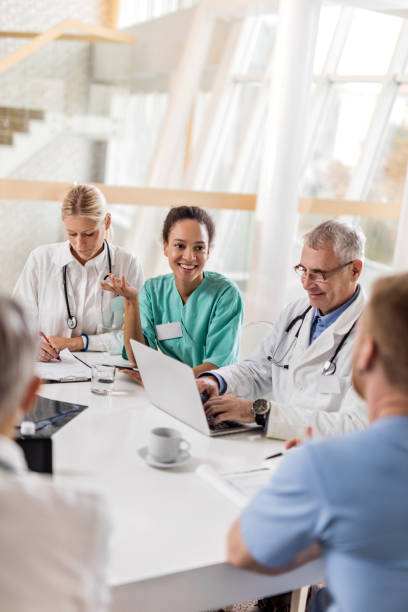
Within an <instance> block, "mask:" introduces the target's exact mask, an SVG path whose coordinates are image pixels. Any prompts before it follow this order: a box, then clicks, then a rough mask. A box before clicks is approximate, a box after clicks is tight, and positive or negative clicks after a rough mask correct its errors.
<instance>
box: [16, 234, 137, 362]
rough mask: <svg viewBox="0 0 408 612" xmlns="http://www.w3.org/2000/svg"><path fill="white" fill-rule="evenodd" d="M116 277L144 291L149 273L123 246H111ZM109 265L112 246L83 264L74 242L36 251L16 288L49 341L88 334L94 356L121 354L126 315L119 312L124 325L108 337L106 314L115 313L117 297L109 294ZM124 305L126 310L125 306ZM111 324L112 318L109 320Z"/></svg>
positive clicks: (19, 296) (43, 247)
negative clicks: (72, 324) (73, 323)
mask: <svg viewBox="0 0 408 612" xmlns="http://www.w3.org/2000/svg"><path fill="white" fill-rule="evenodd" d="M109 248H110V253H111V261H112V273H113V274H114V275H115V276H121V275H122V274H123V275H124V276H125V278H126V280H127V281H128V283H129V284H130V285H132V286H133V287H136V288H137V289H140V288H141V287H142V285H143V272H142V267H141V265H140V263H139V260H138V258H137V257H136V256H135V255H133V254H132V253H130V252H129V251H127V250H126V249H122V248H121V247H117V246H113V245H109ZM65 264H68V267H67V289H68V301H69V307H70V310H71V314H74V315H75V316H76V318H77V321H78V325H77V327H76V328H75V329H73V330H72V329H70V328H69V327H68V325H67V318H68V314H67V306H66V302H65V296H64V285H63V266H64V265H65ZM108 272H109V265H108V257H107V250H106V245H105V248H104V250H103V251H102V253H100V254H99V255H98V256H97V257H94V258H93V259H91V260H89V261H87V262H86V263H85V265H81V264H80V263H79V261H77V260H76V259H75V257H73V255H72V253H71V250H70V248H69V242H68V241H66V242H59V243H56V244H47V245H43V246H40V247H38V248H36V249H34V251H32V252H31V253H30V255H29V257H28V259H27V262H26V264H25V266H24V268H23V271H22V273H21V275H20V278H19V279H18V281H17V284H16V286H15V288H14V292H13V295H14V296H15V297H16V298H17V299H19V300H21V302H22V303H23V304H25V305H26V306H27V307H28V308H29V309H30V311H31V312H32V314H33V315H34V316H35V317H36V319H37V321H38V326H39V328H40V330H41V331H42V332H43V333H44V334H45V335H46V336H63V337H68V338H70V337H77V336H80V335H81V334H82V333H85V334H88V336H89V346H88V350H90V351H106V350H110V351H111V352H113V353H120V352H121V350H122V345H123V332H122V331H120V329H121V327H122V322H123V316H122V315H121V313H120V312H119V313H118V317H117V318H119V319H120V321H119V325H118V326H117V325H115V326H114V327H115V328H117V329H115V331H109V332H108V333H103V332H104V331H105V329H106V328H104V325H103V320H102V312H103V313H104V316H105V320H106V318H107V317H106V313H107V314H108V315H109V314H110V308H111V302H112V299H113V298H114V294H113V293H111V292H110V291H103V290H102V288H101V285H100V281H101V280H103V278H104V277H105V276H106V275H107V274H108ZM119 306H121V308H122V312H123V305H121V304H120V302H119ZM108 320H109V317H108Z"/></svg>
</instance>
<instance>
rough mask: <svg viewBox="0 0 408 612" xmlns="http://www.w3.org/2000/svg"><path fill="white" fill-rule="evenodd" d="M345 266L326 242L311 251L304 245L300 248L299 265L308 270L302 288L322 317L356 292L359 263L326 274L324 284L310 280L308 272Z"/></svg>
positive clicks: (354, 262) (360, 266)
mask: <svg viewBox="0 0 408 612" xmlns="http://www.w3.org/2000/svg"><path fill="white" fill-rule="evenodd" d="M344 263H345V261H342V260H341V259H339V257H338V256H337V255H336V254H335V252H334V250H333V247H332V245H331V244H329V243H328V244H327V245H325V246H322V247H321V248H318V249H312V248H311V247H309V246H308V245H307V244H305V245H304V247H303V250H302V256H301V258H300V264H301V265H302V266H303V267H304V268H306V270H307V273H306V274H305V276H304V277H302V285H303V289H305V291H306V292H307V294H308V297H309V301H310V304H311V305H312V306H314V307H315V308H318V309H319V310H320V312H321V313H322V314H324V315H325V314H328V313H329V312H332V311H333V310H335V309H336V308H338V307H339V306H341V305H342V304H344V302H347V300H348V299H350V298H351V297H352V295H353V294H354V292H355V290H356V286H357V281H358V278H359V276H360V272H361V268H362V262H361V261H360V260H359V259H356V260H355V261H353V262H352V263H350V265H348V266H345V267H343V268H341V269H340V270H338V271H337V272H334V273H333V274H332V275H328V277H327V279H326V280H325V281H316V280H312V279H311V278H310V275H309V273H311V272H319V271H329V270H334V269H335V268H338V267H339V266H341V265H342V264H344Z"/></svg>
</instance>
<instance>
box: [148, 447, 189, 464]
mask: <svg viewBox="0 0 408 612" xmlns="http://www.w3.org/2000/svg"><path fill="white" fill-rule="evenodd" d="M137 452H138V454H139V456H140V457H141V458H142V459H143V461H146V463H147V465H151V466H152V467H158V468H167V469H168V468H174V467H178V466H179V465H184V464H185V463H187V461H190V459H191V455H190V453H189V452H188V451H186V450H182V451H181V452H180V454H179V456H178V459H177V461H172V462H171V463H163V462H162V461H156V459H153V457H150V455H149V450H148V448H147V446H142V448H139V450H138V451H137Z"/></svg>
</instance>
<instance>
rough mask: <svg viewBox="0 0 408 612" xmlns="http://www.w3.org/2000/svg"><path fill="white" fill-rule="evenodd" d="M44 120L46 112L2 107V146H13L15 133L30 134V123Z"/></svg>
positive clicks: (0, 108) (0, 130)
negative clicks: (34, 120) (33, 120)
mask: <svg viewBox="0 0 408 612" xmlns="http://www.w3.org/2000/svg"><path fill="white" fill-rule="evenodd" d="M32 119H36V120H39V121H43V120H44V111H42V110H33V109H28V108H11V107H7V106H0V145H13V143H14V138H13V137H14V133H15V132H23V133H28V132H29V130H30V121H31V120H32Z"/></svg>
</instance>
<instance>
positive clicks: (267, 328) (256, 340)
mask: <svg viewBox="0 0 408 612" xmlns="http://www.w3.org/2000/svg"><path fill="white" fill-rule="evenodd" d="M272 328H273V323H270V322H269V321H253V322H251V323H246V325H244V326H243V328H242V334H241V349H240V351H239V359H240V360H241V359H246V357H249V355H251V353H253V352H254V350H255V349H256V347H257V346H258V344H260V342H261V341H262V340H263V339H264V338H266V336H268V335H269V334H270V333H271V331H272Z"/></svg>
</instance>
